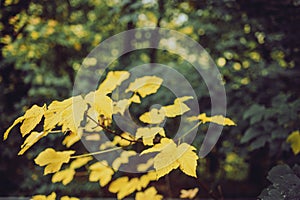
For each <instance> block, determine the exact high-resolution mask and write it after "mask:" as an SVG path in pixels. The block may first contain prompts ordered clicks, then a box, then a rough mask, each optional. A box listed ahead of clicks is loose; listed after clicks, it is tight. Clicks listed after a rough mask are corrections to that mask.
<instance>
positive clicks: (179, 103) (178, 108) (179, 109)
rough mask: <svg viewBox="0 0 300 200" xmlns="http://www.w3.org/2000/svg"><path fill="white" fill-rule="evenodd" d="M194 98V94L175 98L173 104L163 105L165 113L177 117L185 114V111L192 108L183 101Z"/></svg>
mask: <svg viewBox="0 0 300 200" xmlns="http://www.w3.org/2000/svg"><path fill="white" fill-rule="evenodd" d="M192 98H193V97H192V96H184V97H180V98H177V99H175V100H174V104H173V105H169V106H164V107H163V110H164V113H165V115H166V116H167V117H176V116H178V115H183V114H184V113H186V112H187V111H189V110H190V108H189V107H188V106H187V105H186V104H185V103H183V102H185V101H187V100H189V99H192Z"/></svg>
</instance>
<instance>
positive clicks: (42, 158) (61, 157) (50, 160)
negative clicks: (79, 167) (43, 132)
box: [34, 148, 75, 175]
mask: <svg viewBox="0 0 300 200" xmlns="http://www.w3.org/2000/svg"><path fill="white" fill-rule="evenodd" d="M74 153H75V151H55V150H54V149H52V148H47V149H46V150H44V151H42V152H41V153H40V154H39V155H38V156H37V157H36V158H35V159H34V162H35V163H36V164H37V165H39V166H46V167H45V170H44V175H46V174H50V173H54V172H57V171H59V170H60V168H61V166H62V164H63V163H68V162H69V161H70V157H71V155H72V154H74Z"/></svg>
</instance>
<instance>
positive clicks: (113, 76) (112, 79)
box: [97, 71, 130, 94]
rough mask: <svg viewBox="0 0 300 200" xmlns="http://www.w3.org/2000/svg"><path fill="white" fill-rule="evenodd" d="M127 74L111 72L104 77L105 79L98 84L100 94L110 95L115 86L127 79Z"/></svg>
mask: <svg viewBox="0 0 300 200" xmlns="http://www.w3.org/2000/svg"><path fill="white" fill-rule="evenodd" d="M129 75H130V74H129V72H127V71H111V72H108V74H107V75H106V79H105V80H104V81H103V82H102V83H101V84H100V86H99V88H98V89H97V90H99V91H100V92H101V93H102V94H108V93H111V92H112V91H113V90H114V89H116V87H117V86H119V85H121V83H122V82H123V81H124V80H126V79H128V77H129Z"/></svg>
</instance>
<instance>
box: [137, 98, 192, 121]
mask: <svg viewBox="0 0 300 200" xmlns="http://www.w3.org/2000/svg"><path fill="white" fill-rule="evenodd" d="M192 98H193V97H191V96H183V97H179V98H176V99H175V100H174V103H173V104H171V105H167V106H163V107H161V108H160V109H157V108H153V109H151V110H150V112H145V113H144V114H142V115H141V116H140V118H139V119H140V120H141V121H142V122H144V123H148V124H160V123H162V122H163V121H164V119H165V117H176V116H179V115H183V114H184V113H186V112H187V111H189V110H190V108H189V107H188V106H187V105H186V104H185V103H183V102H185V101H187V100H189V99H192Z"/></svg>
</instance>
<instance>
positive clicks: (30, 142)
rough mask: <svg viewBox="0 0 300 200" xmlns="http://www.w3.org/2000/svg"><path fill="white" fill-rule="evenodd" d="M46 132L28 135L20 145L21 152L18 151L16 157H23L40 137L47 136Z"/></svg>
mask: <svg viewBox="0 0 300 200" xmlns="http://www.w3.org/2000/svg"><path fill="white" fill-rule="evenodd" d="M47 135H48V133H47V132H36V131H34V132H32V133H30V135H29V136H28V137H27V138H26V139H25V141H24V143H23V144H22V145H21V150H20V151H19V153H18V155H23V154H24V153H25V152H26V151H27V150H28V149H29V148H30V147H31V146H32V145H34V144H35V143H36V142H38V141H39V140H40V139H41V138H42V137H45V136H47Z"/></svg>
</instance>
